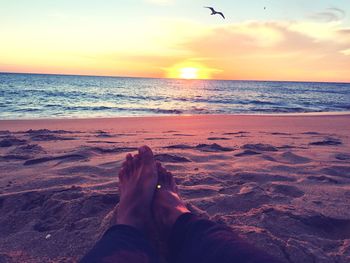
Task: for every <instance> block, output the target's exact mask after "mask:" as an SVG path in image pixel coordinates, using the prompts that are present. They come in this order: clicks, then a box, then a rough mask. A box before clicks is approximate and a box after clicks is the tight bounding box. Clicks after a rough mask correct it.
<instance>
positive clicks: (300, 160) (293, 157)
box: [274, 152, 312, 164]
mask: <svg viewBox="0 0 350 263" xmlns="http://www.w3.org/2000/svg"><path fill="white" fill-rule="evenodd" d="M274 159H275V161H276V162H280V163H287V164H306V163H310V162H312V160H311V159H309V158H306V157H303V156H300V155H297V154H294V153H292V152H284V153H282V154H281V155H279V156H277V157H275V158H274Z"/></svg>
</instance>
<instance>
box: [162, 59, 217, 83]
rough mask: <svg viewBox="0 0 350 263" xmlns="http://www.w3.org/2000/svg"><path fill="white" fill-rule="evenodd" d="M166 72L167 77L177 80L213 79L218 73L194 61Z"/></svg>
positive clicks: (175, 66)
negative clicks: (213, 75)
mask: <svg viewBox="0 0 350 263" xmlns="http://www.w3.org/2000/svg"><path fill="white" fill-rule="evenodd" d="M165 70H166V77H168V78H176V79H211V78H212V74H213V73H216V72H218V70H217V69H213V68H208V67H206V66H205V65H203V64H201V63H198V62H192V61H186V62H182V63H178V64H175V65H173V66H172V67H170V68H166V69H165Z"/></svg>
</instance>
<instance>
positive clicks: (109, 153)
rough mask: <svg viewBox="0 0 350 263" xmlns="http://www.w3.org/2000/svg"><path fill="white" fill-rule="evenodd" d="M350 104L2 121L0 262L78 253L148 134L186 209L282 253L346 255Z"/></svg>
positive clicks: (324, 257)
mask: <svg viewBox="0 0 350 263" xmlns="http://www.w3.org/2000/svg"><path fill="white" fill-rule="evenodd" d="M349 131H350V115H295V116H293V115H281V116H266V115H261V116H253V115H201V116H172V117H135V118H109V119H66V120H16V121H10V120H8V121H0V174H1V176H0V227H1V231H0V262H77V261H78V260H79V259H80V258H81V257H82V256H83V255H84V253H85V252H86V251H87V250H88V249H90V248H91V247H92V246H93V245H94V243H95V242H96V241H97V240H98V238H99V237H100V236H101V235H102V234H103V233H104V231H106V229H107V228H108V227H109V226H110V225H111V222H112V221H113V218H112V215H113V208H114V207H115V206H116V205H117V204H118V199H119V195H118V178H117V174H118V171H119V169H120V166H121V163H122V162H123V160H124V158H125V155H126V153H129V152H130V153H134V152H135V151H136V149H137V147H139V146H141V145H145V144H146V145H149V146H150V147H152V149H153V150H154V152H155V154H156V159H157V160H159V161H161V162H162V163H163V164H164V165H165V167H166V168H167V169H169V170H170V171H171V172H172V173H173V174H174V175H175V177H176V181H177V183H178V185H179V190H180V193H181V195H182V197H183V198H184V200H185V201H186V202H187V204H188V206H189V208H190V209H191V211H193V212H194V213H197V214H200V215H202V216H204V217H208V218H210V219H212V220H214V221H217V222H219V223H225V224H227V225H229V226H230V227H231V228H232V229H233V230H234V231H235V232H237V233H238V234H239V235H241V236H242V237H243V238H246V239H247V240H248V241H249V242H251V243H253V244H255V245H256V246H258V247H260V248H263V249H264V250H265V251H268V252H269V253H270V254H273V255H275V256H276V257H278V258H279V259H281V260H282V261H283V262H293V263H297V262H298V263H299V262H300V263H301V262H303V263H308V262H310V263H311V262H325V263H326V262H327V263H329V262H330V263H332V262H334V263H335V262H337V263H345V262H350V201H349V200H350V132H349Z"/></svg>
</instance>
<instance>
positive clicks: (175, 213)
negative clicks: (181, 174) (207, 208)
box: [152, 163, 190, 235]
mask: <svg viewBox="0 0 350 263" xmlns="http://www.w3.org/2000/svg"><path fill="white" fill-rule="evenodd" d="M157 170H158V186H157V190H156V193H155V196H154V200H153V206H152V210H153V216H154V219H155V221H156V222H157V224H158V225H159V227H160V228H161V230H162V232H163V234H165V235H168V234H169V232H170V231H171V228H172V226H173V225H174V224H175V222H176V220H177V219H178V218H179V217H180V216H181V215H183V214H185V213H189V212H190V211H189V210H188V209H187V207H186V205H185V203H184V202H183V201H182V200H181V198H180V196H179V194H178V190H177V186H176V183H175V180H174V177H173V175H172V174H171V173H170V172H169V171H167V170H166V169H165V168H164V167H163V166H162V165H161V164H160V163H157Z"/></svg>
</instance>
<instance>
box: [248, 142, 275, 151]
mask: <svg viewBox="0 0 350 263" xmlns="http://www.w3.org/2000/svg"><path fill="white" fill-rule="evenodd" d="M242 148H243V149H245V150H251V151H258V152H277V151H278V149H277V148H276V147H275V146H273V145H270V144H262V143H258V144H245V145H243V147H242Z"/></svg>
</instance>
